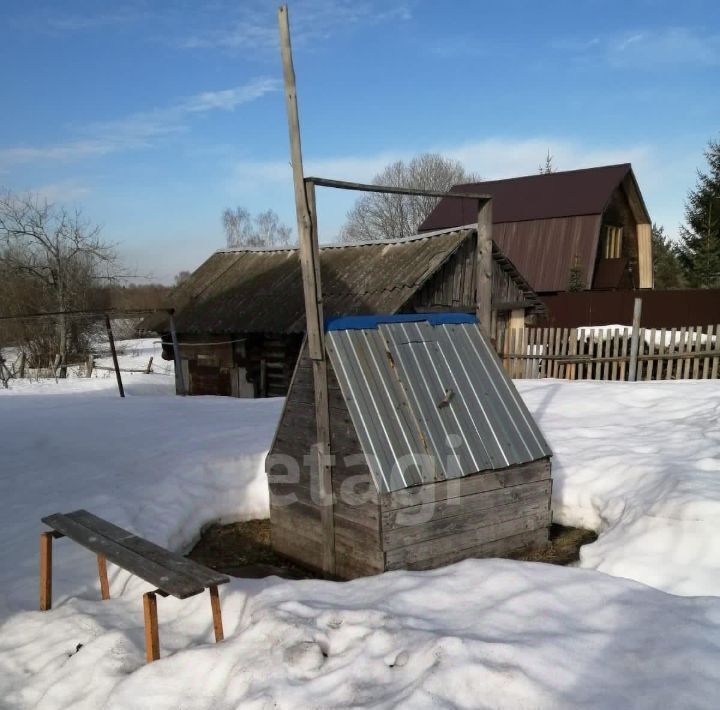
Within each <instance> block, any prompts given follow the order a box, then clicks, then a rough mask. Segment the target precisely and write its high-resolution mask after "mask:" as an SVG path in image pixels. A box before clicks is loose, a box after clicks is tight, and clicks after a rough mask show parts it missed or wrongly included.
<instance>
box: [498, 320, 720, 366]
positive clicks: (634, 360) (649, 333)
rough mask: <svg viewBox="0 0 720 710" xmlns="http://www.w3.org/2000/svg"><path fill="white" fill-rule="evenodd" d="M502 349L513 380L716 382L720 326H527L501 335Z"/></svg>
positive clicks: (499, 344)
mask: <svg viewBox="0 0 720 710" xmlns="http://www.w3.org/2000/svg"><path fill="white" fill-rule="evenodd" d="M633 340H635V343H636V347H635V348H633ZM497 349H498V354H499V355H500V357H501V358H502V361H503V364H504V366H505V368H506V370H507V371H508V373H509V374H510V375H511V376H512V377H514V378H542V377H557V378H561V379H567V380H679V379H696V380H697V379H717V378H718V372H719V369H720V325H707V326H687V327H682V328H662V329H660V328H634V329H633V328H631V327H613V326H602V327H596V328H522V329H517V330H506V331H505V332H504V333H501V334H500V337H499V338H498V342H497ZM633 374H634V376H633Z"/></svg>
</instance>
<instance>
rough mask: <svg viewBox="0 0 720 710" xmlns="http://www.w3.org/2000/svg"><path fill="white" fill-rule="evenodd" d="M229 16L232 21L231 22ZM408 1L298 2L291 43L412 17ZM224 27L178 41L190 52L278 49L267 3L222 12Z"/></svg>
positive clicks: (292, 14) (292, 11) (294, 7)
mask: <svg viewBox="0 0 720 710" xmlns="http://www.w3.org/2000/svg"><path fill="white" fill-rule="evenodd" d="M228 16H229V17H230V19H229V20H228ZM411 16H412V15H411V12H410V8H409V5H408V4H407V2H398V1H396V2H382V1H380V0H297V1H296V2H294V3H292V4H291V7H290V24H291V29H292V40H293V43H294V44H295V45H302V44H306V43H307V42H310V41H312V40H317V39H323V38H327V37H329V36H331V35H334V34H336V33H338V32H341V31H342V30H343V29H346V28H348V27H352V26H358V25H377V24H381V23H385V22H395V21H405V20H409V19H410V18H411ZM218 17H220V18H222V20H223V22H222V25H223V26H222V27H210V28H205V29H202V30H200V31H198V32H196V33H193V34H191V35H189V36H186V37H184V38H183V39H182V40H180V41H179V45H180V46H181V47H184V48H187V49H198V48H215V49H226V50H233V51H241V50H256V49H268V48H275V47H276V46H277V43H278V29H277V23H276V19H275V13H274V12H269V11H268V6H267V3H263V2H260V3H258V2H244V3H234V4H233V5H232V6H230V7H228V8H227V9H226V11H224V12H219V13H218Z"/></svg>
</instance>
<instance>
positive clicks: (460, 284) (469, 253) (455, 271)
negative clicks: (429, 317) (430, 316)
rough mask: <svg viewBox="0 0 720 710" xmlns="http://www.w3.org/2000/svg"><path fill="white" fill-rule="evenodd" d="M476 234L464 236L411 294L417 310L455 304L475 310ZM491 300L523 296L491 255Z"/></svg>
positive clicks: (501, 300) (458, 307) (510, 300)
mask: <svg viewBox="0 0 720 710" xmlns="http://www.w3.org/2000/svg"><path fill="white" fill-rule="evenodd" d="M475 243H476V237H473V238H471V239H466V240H465V241H464V242H463V243H462V244H461V245H460V247H458V249H457V251H456V252H455V253H454V254H453V255H452V256H451V257H450V259H448V261H447V262H446V263H445V264H444V265H443V266H442V267H441V268H440V269H439V270H438V272H437V273H436V274H434V275H433V276H432V277H431V278H430V279H429V280H428V281H427V283H426V284H425V285H424V286H423V287H422V288H421V289H420V290H419V291H418V293H417V294H416V295H415V296H414V297H413V299H412V301H411V305H412V307H413V308H415V309H417V310H420V311H422V310H424V309H428V308H438V307H445V308H455V309H466V310H469V311H474V310H475V290H476V287H477V280H476V278H475V269H476V259H475ZM492 300H493V303H515V302H519V301H524V300H525V294H524V293H523V291H522V290H521V289H520V288H519V287H518V285H517V284H516V283H515V281H513V279H512V277H511V276H510V274H509V273H508V272H507V271H505V270H504V269H503V268H502V267H501V266H500V264H499V263H498V262H497V261H496V260H495V259H493V266H492Z"/></svg>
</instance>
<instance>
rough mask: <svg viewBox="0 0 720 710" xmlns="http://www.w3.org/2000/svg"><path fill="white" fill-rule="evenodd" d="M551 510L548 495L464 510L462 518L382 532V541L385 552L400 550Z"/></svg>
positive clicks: (445, 518) (454, 516) (437, 519)
mask: <svg viewBox="0 0 720 710" xmlns="http://www.w3.org/2000/svg"><path fill="white" fill-rule="evenodd" d="M548 510H549V497H548V494H546V493H543V494H540V495H538V494H535V495H534V497H531V498H527V499H525V500H520V501H515V502H512V503H508V504H506V505H498V506H494V507H491V508H485V509H479V510H472V509H469V510H465V511H463V512H461V513H460V514H459V515H451V516H447V517H438V518H435V519H433V520H430V521H428V522H425V523H418V524H416V525H407V526H405V527H400V526H398V527H396V528H394V529H390V530H386V529H383V535H382V541H383V549H384V550H385V551H388V550H392V549H394V548H397V547H407V546H408V545H416V544H418V543H422V542H425V541H427V540H434V539H435V538H439V537H444V536H446V535H455V534H459V535H463V534H466V533H467V532H468V531H470V530H474V529H475V528H478V527H485V526H487V525H495V524H499V523H504V522H507V521H508V520H513V519H515V518H522V517H531V516H534V515H536V514H537V513H543V512H546V511H548Z"/></svg>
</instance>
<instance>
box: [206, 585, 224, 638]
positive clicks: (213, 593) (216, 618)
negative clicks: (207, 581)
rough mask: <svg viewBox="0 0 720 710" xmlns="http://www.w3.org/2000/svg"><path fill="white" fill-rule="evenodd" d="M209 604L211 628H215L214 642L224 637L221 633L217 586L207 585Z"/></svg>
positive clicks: (221, 625)
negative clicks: (211, 618) (211, 620)
mask: <svg viewBox="0 0 720 710" xmlns="http://www.w3.org/2000/svg"><path fill="white" fill-rule="evenodd" d="M209 589H210V606H211V607H212V617H213V628H214V629H215V642H218V641H222V640H223V639H224V638H225V635H224V634H223V623H222V612H221V611H220V594H219V593H218V588H217V586H212V587H209Z"/></svg>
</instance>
